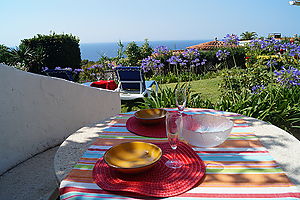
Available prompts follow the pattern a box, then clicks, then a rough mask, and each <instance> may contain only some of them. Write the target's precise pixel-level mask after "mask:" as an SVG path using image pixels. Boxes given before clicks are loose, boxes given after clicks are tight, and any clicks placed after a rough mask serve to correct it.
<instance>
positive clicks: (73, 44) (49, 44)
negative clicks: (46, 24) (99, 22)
mask: <svg viewBox="0 0 300 200" xmlns="http://www.w3.org/2000/svg"><path fill="white" fill-rule="evenodd" d="M21 45H25V46H27V47H29V48H30V49H32V50H36V49H38V48H43V51H44V53H45V60H44V62H43V63H44V66H43V67H48V68H50V69H54V68H55V67H61V68H66V67H70V68H72V69H76V68H80V62H81V54H80V48H79V38H78V37H76V36H73V35H71V34H55V33H53V34H50V35H41V34H38V35H37V36H35V37H34V38H31V39H24V40H22V41H21Z"/></svg>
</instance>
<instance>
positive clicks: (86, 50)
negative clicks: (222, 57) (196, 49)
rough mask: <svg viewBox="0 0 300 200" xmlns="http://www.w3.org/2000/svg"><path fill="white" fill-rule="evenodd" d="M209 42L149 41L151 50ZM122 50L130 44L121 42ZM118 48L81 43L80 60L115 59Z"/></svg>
mask: <svg viewBox="0 0 300 200" xmlns="http://www.w3.org/2000/svg"><path fill="white" fill-rule="evenodd" d="M208 41H210V40H169V41H168V40H165V41H149V44H150V46H151V47H152V48H155V47H158V46H167V47H168V48H169V49H171V50H177V49H185V48H186V47H189V46H193V45H196V44H200V43H204V42H208ZM122 43H123V45H124V49H125V48H126V45H127V44H128V43H130V42H122ZM135 43H136V44H137V45H139V46H141V45H142V44H143V43H144V41H140V42H135ZM118 49H119V47H118V44H117V42H107V43H82V44H80V51H81V59H82V60H85V59H87V60H90V61H98V60H99V59H100V58H101V56H107V57H116V56H117V51H118Z"/></svg>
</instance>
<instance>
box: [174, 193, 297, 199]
mask: <svg viewBox="0 0 300 200" xmlns="http://www.w3.org/2000/svg"><path fill="white" fill-rule="evenodd" d="M179 197H206V198H285V197H295V198H300V193H299V192H297V193H296V192H295V193H291V192H288V193H279V194H226V193H219V194H217V193H184V194H181V195H179Z"/></svg>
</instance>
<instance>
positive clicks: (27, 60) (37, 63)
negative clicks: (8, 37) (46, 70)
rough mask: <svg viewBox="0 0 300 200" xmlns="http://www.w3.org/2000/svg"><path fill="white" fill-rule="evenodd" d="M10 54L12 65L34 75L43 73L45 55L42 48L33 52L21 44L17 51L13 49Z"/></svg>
mask: <svg viewBox="0 0 300 200" xmlns="http://www.w3.org/2000/svg"><path fill="white" fill-rule="evenodd" d="M10 54H11V59H10V61H9V64H10V65H13V66H15V67H16V68H19V69H22V70H24V71H29V72H33V73H40V72H41V67H42V66H43V64H44V60H45V53H44V50H43V49H42V48H41V47H39V48H36V49H35V50H33V49H31V48H29V47H28V46H26V45H22V44H20V45H19V47H17V48H16V49H12V50H11V53H10Z"/></svg>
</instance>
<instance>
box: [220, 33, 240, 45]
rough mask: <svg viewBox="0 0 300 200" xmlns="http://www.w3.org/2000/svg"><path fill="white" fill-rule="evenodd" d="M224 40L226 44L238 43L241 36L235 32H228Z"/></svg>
mask: <svg viewBox="0 0 300 200" xmlns="http://www.w3.org/2000/svg"><path fill="white" fill-rule="evenodd" d="M223 41H224V42H225V45H238V44H239V37H238V36H237V35H235V34H227V35H226V36H225V37H224V39H223Z"/></svg>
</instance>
